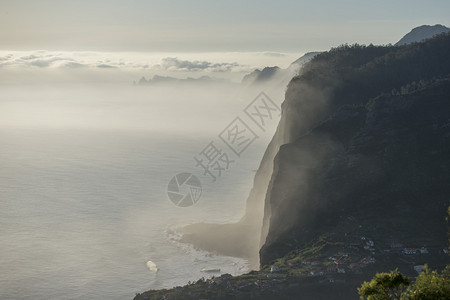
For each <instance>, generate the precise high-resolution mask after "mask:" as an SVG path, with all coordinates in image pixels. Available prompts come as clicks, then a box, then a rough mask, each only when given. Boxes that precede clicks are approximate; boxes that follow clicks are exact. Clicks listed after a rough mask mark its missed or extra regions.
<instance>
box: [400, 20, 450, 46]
mask: <svg viewBox="0 0 450 300" xmlns="http://www.w3.org/2000/svg"><path fill="white" fill-rule="evenodd" d="M449 31H450V28H448V27H445V26H443V25H440V24H436V25H434V26H431V25H422V26H419V27H416V28H414V29H413V30H411V31H410V32H409V33H407V34H406V35H405V36H404V37H402V38H401V39H400V40H399V41H398V42H397V43H396V44H395V46H401V45H407V44H411V43H414V42H421V41H423V40H425V39H429V38H432V37H433V36H435V35H437V34H441V33H443V32H449Z"/></svg>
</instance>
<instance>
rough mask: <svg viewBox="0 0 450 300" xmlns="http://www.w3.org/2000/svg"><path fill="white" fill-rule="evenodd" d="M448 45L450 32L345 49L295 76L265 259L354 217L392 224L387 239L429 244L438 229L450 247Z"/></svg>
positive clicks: (281, 135) (268, 206)
mask: <svg viewBox="0 0 450 300" xmlns="http://www.w3.org/2000/svg"><path fill="white" fill-rule="evenodd" d="M449 49H450V35H445V34H444V35H441V36H439V37H437V38H434V39H432V40H429V41H427V42H424V43H418V44H413V45H409V46H403V47H361V46H352V47H348V46H344V47H340V48H337V49H334V50H332V51H330V52H327V53H324V54H321V55H319V56H317V57H316V58H315V59H313V60H312V61H311V63H310V64H308V65H307V66H306V67H307V68H306V69H305V70H304V72H303V74H302V75H300V76H298V77H297V78H295V79H293V80H292V81H291V83H290V84H289V87H288V90H287V92H286V100H285V102H284V104H283V114H282V120H281V122H280V126H279V130H278V131H277V133H276V134H275V137H274V141H280V143H278V145H277V146H280V147H281V148H280V150H279V152H278V153H277V155H276V157H275V164H274V168H273V174H272V177H271V180H270V184H269V187H268V190H267V193H266V198H265V213H264V222H263V228H262V236H261V239H262V241H264V245H263V247H262V249H261V251H260V258H261V264H262V265H266V264H269V263H271V262H273V261H274V260H275V259H277V258H280V257H283V256H284V255H285V254H287V253H288V252H289V251H291V250H293V249H298V248H302V247H304V246H305V245H306V244H308V243H309V242H310V241H311V239H314V238H315V237H317V236H320V235H321V234H324V233H330V232H333V231H334V229H335V228H336V227H338V226H340V225H341V221H342V220H346V219H348V218H353V219H356V220H358V221H359V224H363V223H364V224H365V225H366V226H372V227H373V228H374V230H375V228H378V229H379V228H380V226H381V227H383V226H384V225H385V224H386V222H391V225H392V228H385V229H386V230H387V231H386V232H385V233H386V234H385V236H384V237H381V236H379V237H378V238H380V239H385V240H387V239H389V238H391V239H406V237H405V236H404V235H408V234H409V233H406V232H415V233H416V234H415V236H416V240H417V241H416V243H420V242H419V241H423V243H426V241H429V238H430V234H429V232H434V234H433V236H435V237H436V240H434V243H437V241H438V240H439V241H440V245H441V246H443V247H445V242H446V238H445V235H446V226H445V214H446V208H445V207H446V206H445V205H448V198H446V196H445V195H448V193H449V192H450V185H449V184H450V181H449V178H450V155H449V153H450V140H449V137H450V128H449V123H448V122H449V118H450V90H449V81H448V80H447V79H445V78H446V77H447V76H448V75H449V74H450V50H449ZM436 78H444V79H441V80H438V79H436ZM369 219H370V222H369V223H367V222H365V221H366V220H369ZM387 220H389V221H387ZM437 220H439V221H437ZM383 224H384V225H383ZM417 224H420V227H419V228H417ZM433 226H434V227H433ZM383 228H384V227H383ZM432 228H434V229H432ZM396 230H397V233H398V234H397V236H395V235H396V234H395V232H396ZM374 234H375V233H374Z"/></svg>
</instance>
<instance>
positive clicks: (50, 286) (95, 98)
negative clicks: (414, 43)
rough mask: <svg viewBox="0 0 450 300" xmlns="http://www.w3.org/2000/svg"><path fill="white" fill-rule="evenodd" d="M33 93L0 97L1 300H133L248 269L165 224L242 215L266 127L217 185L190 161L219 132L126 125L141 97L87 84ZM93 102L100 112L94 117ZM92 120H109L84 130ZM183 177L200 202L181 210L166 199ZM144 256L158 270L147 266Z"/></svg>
mask: <svg viewBox="0 0 450 300" xmlns="http://www.w3.org/2000/svg"><path fill="white" fill-rule="evenodd" d="M132 88H134V87H132ZM132 88H131V87H130V88H129V89H130V90H129V91H132ZM30 89H31V91H30V90H28V91H27V93H26V94H21V93H24V91H23V89H20V91H17V93H16V92H15V90H14V88H12V89H9V90H7V91H6V92H5V89H3V90H2V93H0V96H1V97H0V109H1V110H0V118H1V119H0V271H1V272H0V298H1V299H25V298H33V299H132V298H133V297H134V295H135V293H138V292H143V291H145V290H148V289H161V288H170V287H174V286H178V285H183V284H186V283H187V282H188V281H194V280H198V279H199V278H201V277H211V276H213V275H216V276H217V275H220V274H223V273H230V274H233V275H235V274H242V273H244V272H247V271H248V270H249V265H248V263H247V262H246V261H245V260H244V259H241V258H235V257H223V256H220V255H215V254H213V253H207V252H204V251H201V250H196V249H194V248H193V247H192V246H191V245H187V244H182V243H180V242H178V240H177V239H178V238H179V237H178V236H177V235H176V234H174V233H173V229H174V228H176V227H177V226H181V225H185V224H190V223H195V222H217V223H227V222H234V221H237V220H239V219H240V217H242V215H243V214H244V210H245V200H246V198H247V196H248V193H249V192H250V189H251V187H252V184H253V177H254V174H255V173H254V172H255V170H256V169H257V168H258V165H259V163H260V160H261V158H262V155H263V152H264V150H265V148H266V146H267V143H268V141H269V138H270V133H269V134H267V132H266V133H265V134H266V135H265V137H264V136H262V135H261V136H259V137H258V139H257V140H256V141H255V142H254V143H252V144H251V145H250V146H249V147H248V148H247V149H246V150H245V152H244V153H241V155H240V156H239V157H238V156H233V157H232V156H231V154H230V157H232V158H233V159H234V161H233V163H232V164H231V165H230V167H229V168H228V169H227V170H224V171H223V172H222V174H221V175H220V176H219V177H217V178H216V181H215V182H213V181H212V178H210V177H209V176H208V175H205V174H204V172H203V170H202V169H200V168H199V167H198V166H196V161H195V160H194V156H196V155H198V154H199V153H200V152H201V151H202V150H203V149H205V147H206V146H207V145H208V144H209V143H210V142H211V141H213V142H214V143H216V145H218V146H220V147H221V148H222V150H223V151H225V149H226V145H224V144H223V143H221V141H220V139H219V138H218V134H219V133H220V131H221V129H222V128H221V127H218V126H216V125H213V126H212V128H208V129H209V130H208V131H207V132H205V131H204V132H201V133H198V132H196V128H197V127H198V126H192V128H186V126H185V125H183V119H179V122H180V124H178V125H179V126H180V128H182V129H183V130H181V129H180V130H177V126H173V127H170V128H166V129H161V128H157V129H154V128H155V126H153V127H152V126H150V125H149V126H147V127H146V126H144V125H145V124H144V123H142V122H141V123H139V126H135V127H133V126H128V125H129V124H130V122H128V121H125V120H128V119H131V120H135V115H134V114H133V113H132V112H130V109H129V108H130V107H133V109H134V111H136V114H137V115H139V113H141V114H142V111H143V110H145V109H149V106H148V103H147V102H145V101H144V100H143V98H146V99H147V98H148V99H150V100H151V98H152V96H151V93H150V94H147V92H145V93H146V96H145V97H143V98H139V97H135V98H133V99H136V98H137V100H130V99H129V97H128V98H124V97H122V96H123V94H120V93H108V95H106V94H103V92H99V91H98V90H100V89H98V90H97V89H94V90H96V91H97V92H96V93H93V92H92V90H91V91H88V92H83V93H84V94H83V97H84V98H83V99H84V100H83V101H79V102H77V101H74V100H73V99H74V98H73V97H70V99H69V100H67V99H63V98H64V97H61V92H55V91H54V90H50V91H46V92H45V93H46V94H45V97H44V96H43V95H42V92H36V93H33V91H34V89H35V88H34V87H32V88H30ZM129 91H128V92H129ZM184 92H185V91H184ZM73 93H75V94H76V93H77V92H76V91H72V94H73ZM132 93H133V92H132ZM139 93H141V92H139ZM25 95H27V97H25ZM35 95H36V96H35ZM86 96H89V97H91V100H89V101H88V100H86ZM176 96H177V95H176V93H174V94H172V96H171V97H168V98H167V99H164V101H171V99H172V100H173V99H174V98H176ZM225 96H226V95H225ZM108 97H110V98H108ZM150 100H149V101H150ZM161 101H162V100H161ZM161 101H160V102H161ZM143 103H145V105H144V104H143ZM241 104H242V103H241V102H239V103H237V104H233V105H234V108H232V109H230V110H228V112H231V113H222V115H221V117H219V121H220V122H222V124H223V126H226V125H227V122H226V121H225V120H226V119H229V120H230V121H231V120H233V118H234V117H235V115H233V110H234V111H235V114H236V115H239V113H240V111H239V107H241V106H242V105H241ZM93 105H94V106H95V107H97V108H96V109H98V107H102V109H98V110H99V111H101V112H102V113H96V114H94V115H92V110H93V108H92V106H93ZM104 107H106V108H104ZM152 109H154V105H152V106H150V110H152ZM150 110H149V111H150ZM191 110H192V112H194V111H198V110H197V109H196V107H191ZM185 112H186V111H185ZM89 113H91V115H89ZM157 113H158V112H157ZM157 113H155V115H156V114H157ZM53 115H56V116H57V118H54V119H52V118H53V117H52V116H53ZM150 115H151V113H150ZM188 115H189V116H188V117H187V119H186V120H189V121H192V115H190V114H188ZM97 117H98V118H100V120H108V122H100V123H101V124H102V126H93V125H92V126H90V125H89V124H94V120H95V118H97ZM163 117H164V116H163ZM163 117H162V118H163ZM177 118H178V117H177ZM216 119H217V118H216ZM202 121H204V122H207V120H205V119H201V120H199V122H202ZM77 122H78V123H79V124H78V125H80V126H76V125H77V124H76V123H77ZM149 122H150V121H149ZM95 124H97V123H95ZM111 124H114V126H112V125H111ZM124 124H125V125H126V126H125V125H124ZM143 124H144V125H143ZM212 124H215V123H212ZM110 125H111V126H110ZM122 125H124V126H122ZM175 125H176V124H175ZM205 127H208V126H205ZM228 152H229V151H228ZM181 172H189V173H192V174H194V175H195V176H197V177H198V179H199V180H200V181H201V185H202V194H201V197H200V199H199V200H198V202H197V203H195V204H194V205H192V206H189V207H179V206H177V205H175V204H174V203H173V202H171V201H170V199H169V197H168V194H167V189H168V183H169V181H170V180H171V179H172V178H173V176H175V175H176V174H179V173H181ZM148 261H152V262H154V263H155V264H156V266H157V268H158V269H159V270H158V272H152V271H150V270H149V269H148V268H147V265H146V263H147V262H148ZM204 268H205V269H220V273H205V272H202V269H204Z"/></svg>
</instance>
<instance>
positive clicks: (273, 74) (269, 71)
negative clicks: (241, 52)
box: [242, 52, 321, 86]
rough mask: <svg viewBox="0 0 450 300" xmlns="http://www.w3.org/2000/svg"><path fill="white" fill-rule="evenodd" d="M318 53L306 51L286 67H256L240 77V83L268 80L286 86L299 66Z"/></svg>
mask: <svg viewBox="0 0 450 300" xmlns="http://www.w3.org/2000/svg"><path fill="white" fill-rule="evenodd" d="M319 53H321V52H308V53H306V54H305V55H303V56H302V57H300V58H298V59H297V60H295V61H294V62H292V63H291V64H290V65H289V67H287V68H286V69H281V68H279V67H277V66H274V67H265V68H264V69H262V70H259V69H256V70H255V71H253V72H252V73H250V74H247V75H245V76H244V78H242V84H243V85H247V86H248V85H255V84H260V83H265V84H266V83H268V82H269V81H270V83H271V84H273V85H282V86H286V85H287V84H288V82H289V81H290V80H291V79H292V77H294V76H295V75H297V74H298V72H299V71H300V68H301V67H302V66H303V65H304V64H306V63H307V62H309V61H310V60H311V59H312V58H313V57H314V56H316V55H317V54H319Z"/></svg>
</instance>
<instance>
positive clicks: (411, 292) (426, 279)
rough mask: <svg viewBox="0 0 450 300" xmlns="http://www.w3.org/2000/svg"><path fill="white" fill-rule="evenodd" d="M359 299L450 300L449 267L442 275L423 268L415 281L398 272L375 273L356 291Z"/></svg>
mask: <svg viewBox="0 0 450 300" xmlns="http://www.w3.org/2000/svg"><path fill="white" fill-rule="evenodd" d="M358 292H359V295H360V296H361V299H366V300H396V299H398V300H446V299H450V266H447V267H446V268H445V269H444V270H443V271H442V273H440V274H439V272H438V271H432V270H430V269H429V268H428V267H427V266H425V268H424V270H423V272H422V273H421V274H420V275H419V276H418V277H417V279H416V281H415V282H414V283H413V284H412V285H410V280H409V278H407V277H406V276H404V275H403V274H401V273H400V272H398V270H394V271H391V272H390V273H377V274H376V275H375V277H374V278H373V279H372V280H371V281H369V282H364V283H363V284H362V286H361V287H360V288H359V289H358Z"/></svg>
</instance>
